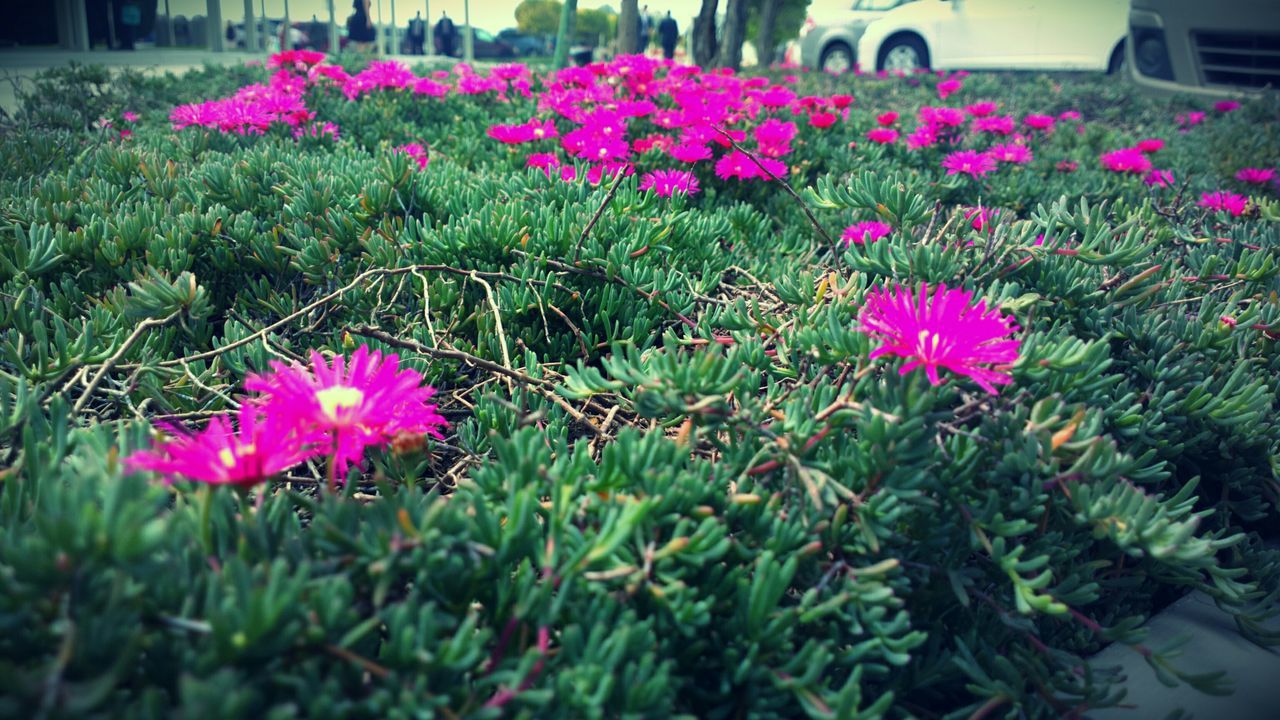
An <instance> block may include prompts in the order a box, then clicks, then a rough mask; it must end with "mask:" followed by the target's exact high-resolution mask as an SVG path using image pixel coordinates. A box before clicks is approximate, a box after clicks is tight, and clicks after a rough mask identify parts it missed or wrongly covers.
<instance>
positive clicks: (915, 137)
mask: <svg viewBox="0 0 1280 720" xmlns="http://www.w3.org/2000/svg"><path fill="white" fill-rule="evenodd" d="M937 142H938V131H937V130H936V129H934V126H932V125H921V126H919V127H917V128H916V129H915V130H912V131H911V134H910V135H908V136H907V147H909V148H911V149H912V150H920V149H921V148H927V147H933V146H934V145H935V144H937Z"/></svg>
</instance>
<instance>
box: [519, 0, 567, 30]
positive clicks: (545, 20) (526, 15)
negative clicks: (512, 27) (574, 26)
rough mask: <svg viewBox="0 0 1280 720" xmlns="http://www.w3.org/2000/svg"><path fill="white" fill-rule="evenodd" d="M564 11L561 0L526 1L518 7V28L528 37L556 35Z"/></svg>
mask: <svg viewBox="0 0 1280 720" xmlns="http://www.w3.org/2000/svg"><path fill="white" fill-rule="evenodd" d="M563 9H564V6H563V4H562V3H561V2H560V1H559V0H524V2H521V3H520V4H519V5H517V6H516V28H517V29H518V30H520V32H522V33H524V34H526V35H554V34H555V33H556V31H557V30H558V29H559V26H560V14H561V12H562V10H563Z"/></svg>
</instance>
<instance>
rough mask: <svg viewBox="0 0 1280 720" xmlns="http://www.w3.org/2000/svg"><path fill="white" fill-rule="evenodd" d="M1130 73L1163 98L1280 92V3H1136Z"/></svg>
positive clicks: (1131, 25) (1132, 16) (1162, 0)
mask: <svg viewBox="0 0 1280 720" xmlns="http://www.w3.org/2000/svg"><path fill="white" fill-rule="evenodd" d="M1128 46H1129V50H1128V51H1127V52H1128V55H1129V68H1130V75H1131V76H1132V77H1133V80H1134V82H1136V83H1137V84H1138V85H1139V86H1141V87H1143V88H1146V89H1149V90H1154V91H1157V92H1161V91H1163V92H1190V93H1194V94H1197V95H1203V96H1208V97H1226V96H1230V95H1237V94H1240V93H1241V92H1242V91H1248V90H1258V89H1263V88H1271V89H1278V88H1280V4H1277V3H1276V2H1275V1H1274V0H1216V1H1215V2H1213V3H1199V2H1190V1H1188V0H1133V5H1132V8H1131V9H1130V12H1129V43H1128Z"/></svg>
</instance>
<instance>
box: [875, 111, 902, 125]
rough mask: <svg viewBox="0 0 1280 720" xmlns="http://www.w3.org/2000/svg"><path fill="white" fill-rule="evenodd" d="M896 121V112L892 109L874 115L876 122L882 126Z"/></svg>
mask: <svg viewBox="0 0 1280 720" xmlns="http://www.w3.org/2000/svg"><path fill="white" fill-rule="evenodd" d="M896 122H898V113H896V112H894V111H892V110H890V111H889V112H887V113H884V114H882V115H877V116H876V123H878V124H879V125H881V126H882V127H889V126H890V125H892V124H894V123H896Z"/></svg>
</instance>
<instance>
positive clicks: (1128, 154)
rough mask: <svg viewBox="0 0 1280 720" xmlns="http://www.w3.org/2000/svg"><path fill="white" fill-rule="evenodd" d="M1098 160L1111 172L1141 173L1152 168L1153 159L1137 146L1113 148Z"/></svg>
mask: <svg viewBox="0 0 1280 720" xmlns="http://www.w3.org/2000/svg"><path fill="white" fill-rule="evenodd" d="M1098 160H1099V161H1100V162H1101V163H1102V166H1103V167H1105V168H1106V169H1108V170H1110V171H1111V172H1117V173H1137V174H1141V173H1145V172H1147V171H1148V170H1150V169H1151V161H1150V160H1149V159H1147V156H1146V155H1144V154H1143V153H1142V151H1141V150H1139V149H1137V148H1122V149H1120V150H1112V151H1111V152H1109V153H1103V154H1102V156H1101V157H1099V158H1098Z"/></svg>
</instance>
